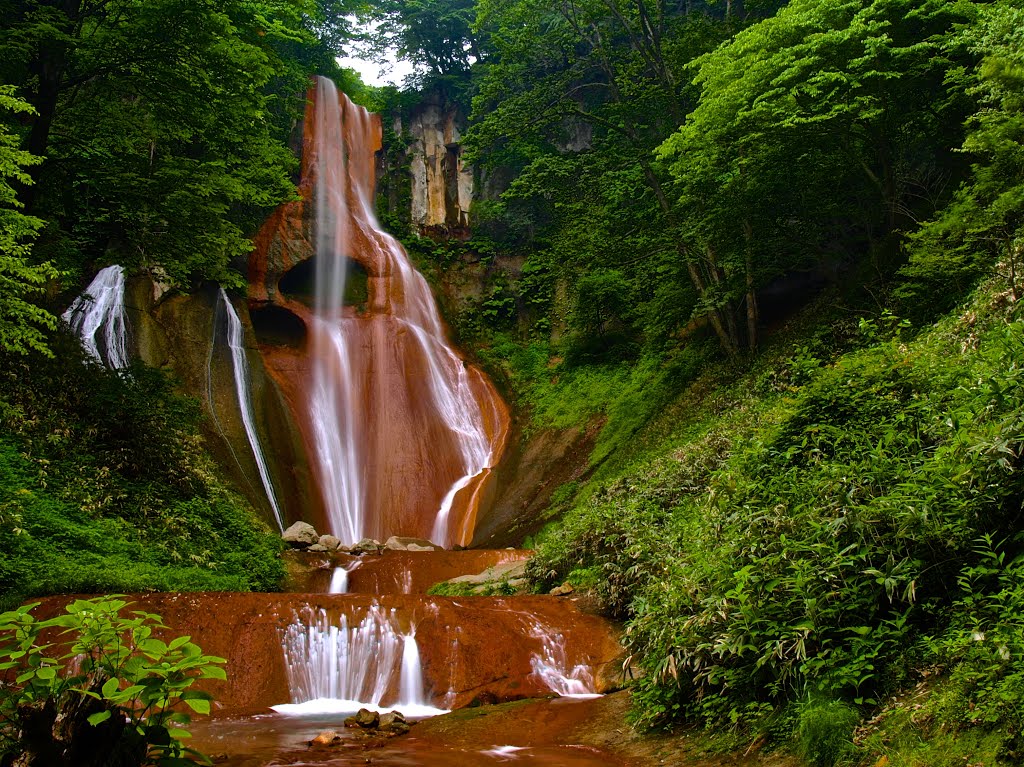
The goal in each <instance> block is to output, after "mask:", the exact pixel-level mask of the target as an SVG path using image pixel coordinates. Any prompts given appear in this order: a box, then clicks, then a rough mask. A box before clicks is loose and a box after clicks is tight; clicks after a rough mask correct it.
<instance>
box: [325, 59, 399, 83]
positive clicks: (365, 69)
mask: <svg viewBox="0 0 1024 767" xmlns="http://www.w3.org/2000/svg"><path fill="white" fill-rule="evenodd" d="M338 63H339V64H341V66H343V67H348V68H349V69H354V70H356V71H357V72H358V73H359V75H360V77H362V78H363V82H364V83H366V84H367V85H401V84H402V80H403V79H404V78H405V77H406V76H407V75H410V74H412V70H413V67H412V64H410V63H409V62H408V61H396V60H395V59H394V58H393V57H392V59H391V61H390V62H388V64H386V65H385V66H387V67H388V68H389V69H390V71H389V72H384V73H382V72H381V65H380V64H376V63H374V62H372V61H364V60H362V59H354V58H351V57H348V56H346V57H345V58H343V59H338Z"/></svg>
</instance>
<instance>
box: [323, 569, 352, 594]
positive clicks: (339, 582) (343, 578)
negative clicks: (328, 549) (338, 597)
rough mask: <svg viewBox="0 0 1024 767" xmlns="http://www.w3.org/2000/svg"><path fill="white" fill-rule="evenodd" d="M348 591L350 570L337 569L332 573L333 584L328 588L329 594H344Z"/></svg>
mask: <svg viewBox="0 0 1024 767" xmlns="http://www.w3.org/2000/svg"><path fill="white" fill-rule="evenodd" d="M346 591H348V570H346V569H345V568H344V567H335V568H334V571H333V572H332V573H331V584H330V586H328V587H327V593H328V594H344V593H345V592H346Z"/></svg>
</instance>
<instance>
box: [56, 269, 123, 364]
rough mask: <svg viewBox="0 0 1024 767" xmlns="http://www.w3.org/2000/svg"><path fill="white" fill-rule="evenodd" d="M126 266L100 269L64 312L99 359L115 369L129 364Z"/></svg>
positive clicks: (83, 344)
mask: <svg viewBox="0 0 1024 767" xmlns="http://www.w3.org/2000/svg"><path fill="white" fill-rule="evenodd" d="M124 282H125V281H124V267H121V266H118V265H117V264H114V265H112V266H108V267H105V268H103V269H100V271H99V272H97V273H96V276H95V277H93V280H92V282H90V283H89V286H88V287H87V288H86V289H85V291H84V292H83V293H82V294H81V295H80V296H78V298H76V299H75V300H74V301H73V302H72V303H71V306H70V307H68V310H67V311H66V312H64V314H63V315H61V317H62V319H63V320H64V321H65V322H66V323H68V325H69V326H70V327H71V329H72V330H73V331H74V332H75V333H76V334H77V335H78V337H79V338H80V339H81V341H82V346H84V347H85V350H86V351H87V352H88V353H89V355H90V356H92V357H93V358H94V359H95V360H96V361H97V362H100V363H101V364H104V365H106V366H107V367H109V368H111V369H113V370H119V369H121V368H126V367H128V364H129V362H130V361H131V360H130V359H129V356H128V315H127V314H126V313H125V308H124Z"/></svg>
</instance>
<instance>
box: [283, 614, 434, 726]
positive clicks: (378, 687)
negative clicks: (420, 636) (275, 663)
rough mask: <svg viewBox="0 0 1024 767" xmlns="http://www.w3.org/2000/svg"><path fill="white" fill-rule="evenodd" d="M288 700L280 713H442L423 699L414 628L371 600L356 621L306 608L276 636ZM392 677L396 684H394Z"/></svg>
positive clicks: (431, 714)
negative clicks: (282, 657)
mask: <svg viewBox="0 0 1024 767" xmlns="http://www.w3.org/2000/svg"><path fill="white" fill-rule="evenodd" d="M282 645H283V647H284V655H285V669H286V671H287V675H288V687H289V690H290V692H291V697H292V703H291V704H282V705H279V706H274V707H273V708H274V710H275V711H278V712H280V713H283V714H313V713H325V712H346V711H357V710H358V709H360V708H368V709H371V710H376V711H385V710H389V709H398V710H400V711H401V712H402V713H403V714H405V715H406V716H434V715H436V714H441V713H445V712H444V711H443V709H439V708H434V707H433V706H431V705H430V704H429V702H428V700H429V698H428V695H427V693H426V691H425V690H424V685H423V670H422V666H421V664H420V655H419V647H418V646H417V645H416V637H415V633H414V632H410V633H408V634H404V633H402V632H401V631H399V629H398V627H397V619H396V616H395V611H394V610H390V611H385V610H383V609H382V608H381V607H380V605H379V604H377V603H376V602H374V603H373V604H372V605H371V606H370V607H369V609H367V611H366V615H365V616H364V617H363V619H362V621H360V622H359V623H358V624H354V625H351V626H350V625H349V620H348V616H346V615H342V616H341V617H340V618H338V619H337V620H332V619H331V618H329V617H328V615H327V613H326V611H324V610H322V609H321V610H317V611H315V612H313V611H310V610H307V611H305V612H304V613H303V615H302V616H301V617H300V616H297V617H296V619H295V621H294V622H293V623H292V624H291V625H289V626H288V627H287V629H285V631H284V636H283V637H282ZM396 682H397V684H396Z"/></svg>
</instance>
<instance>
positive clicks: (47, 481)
mask: <svg viewBox="0 0 1024 767" xmlns="http://www.w3.org/2000/svg"><path fill="white" fill-rule="evenodd" d="M63 343H65V344H66V348H59V350H58V351H59V357H60V360H59V361H57V360H48V359H46V358H44V357H41V356H38V355H37V356H35V357H30V358H25V359H19V358H17V357H12V358H9V359H7V360H6V361H5V365H4V370H5V374H4V375H2V376H0V403H2V418H3V423H2V430H0V509H2V511H0V525H2V530H3V534H2V535H0V594H2V597H0V598H2V601H3V603H4V604H8V605H10V604H15V603H17V602H18V601H21V600H24V599H25V598H26V597H29V596H32V595H35V594H49V593H75V592H78V593H82V592H85V593H89V592H100V591H144V590H151V589H159V590H172V589H183V590H249V589H256V590H262V591H266V590H274V589H276V588H277V584H278V582H279V580H280V578H281V577H282V575H283V570H282V565H281V562H280V560H279V559H278V557H277V554H278V552H279V551H280V546H281V544H280V541H279V539H278V538H277V536H275V535H273V534H272V533H271V531H270V530H269V529H267V528H266V526H265V525H264V524H263V523H261V522H259V521H258V520H257V518H256V514H255V512H254V511H253V510H252V509H251V508H250V507H249V506H248V505H247V504H245V503H244V501H242V500H241V498H239V497H238V496H237V495H235V494H234V493H232V492H230V491H228V490H227V489H226V487H225V486H224V484H223V481H222V480H221V479H220V478H219V477H218V475H217V473H216V471H215V469H214V467H213V465H212V463H211V460H210V458H209V457H208V456H207V454H206V453H205V452H204V448H203V444H202V440H201V439H200V437H199V435H198V433H197V420H198V417H199V410H198V407H197V405H196V404H195V403H193V402H191V401H188V400H185V399H183V398H182V397H179V396H177V395H174V394H173V393H172V391H171V388H170V383H169V382H168V381H167V379H166V377H165V376H163V375H162V374H160V373H158V372H157V371H155V370H151V369H146V368H142V367H139V368H136V369H133V370H132V371H131V375H120V374H118V373H116V372H112V371H109V370H106V369H105V368H103V367H101V366H99V365H97V364H94V363H90V362H87V361H86V360H84V359H83V356H84V355H83V353H82V352H81V350H80V347H79V345H78V344H77V343H75V342H74V339H67V340H66V341H64V342H63ZM111 414H117V415H116V417H113V416H112V415H111Z"/></svg>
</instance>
